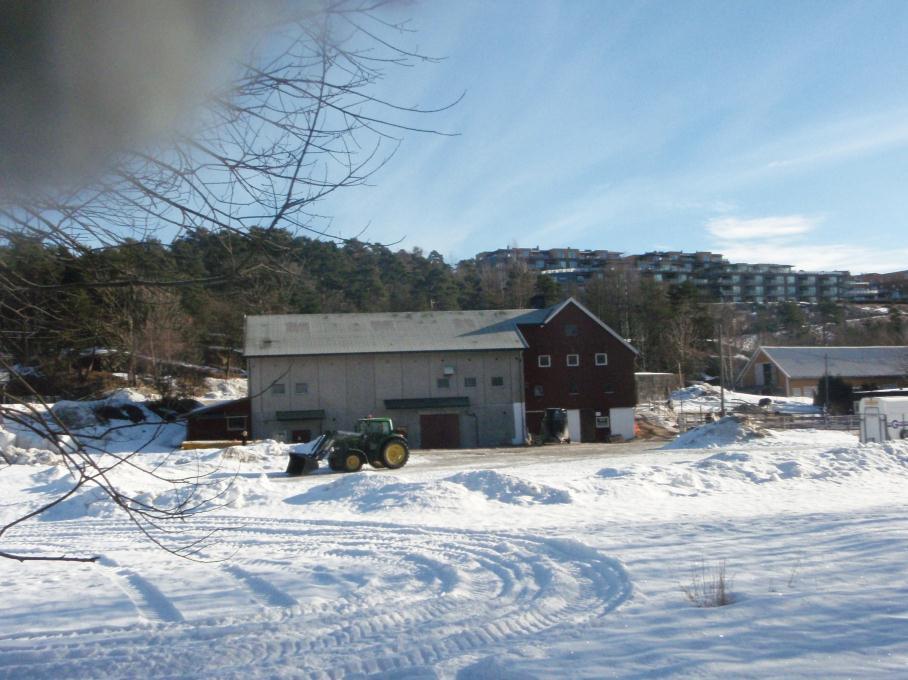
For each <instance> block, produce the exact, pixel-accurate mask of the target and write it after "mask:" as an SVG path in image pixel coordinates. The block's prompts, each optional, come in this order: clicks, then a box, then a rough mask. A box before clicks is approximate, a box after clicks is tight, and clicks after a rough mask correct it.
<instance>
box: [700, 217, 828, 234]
mask: <svg viewBox="0 0 908 680" xmlns="http://www.w3.org/2000/svg"><path fill="white" fill-rule="evenodd" d="M817 223H818V220H817V219H816V218H814V217H807V216H805V215H783V216H778V217H753V218H749V219H745V218H741V217H717V218H714V219H711V220H709V221H708V222H707V223H706V230H707V231H708V232H709V233H710V234H712V235H713V236H715V237H716V238H720V239H766V238H778V237H781V236H788V237H791V236H800V235H802V234H806V233H808V232H809V231H811V230H812V229H813V228H814V227H815V226H816V225H817Z"/></svg>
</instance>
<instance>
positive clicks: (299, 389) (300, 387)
mask: <svg viewBox="0 0 908 680" xmlns="http://www.w3.org/2000/svg"><path fill="white" fill-rule="evenodd" d="M293 391H294V392H295V393H296V394H309V383H296V385H294V387H293Z"/></svg>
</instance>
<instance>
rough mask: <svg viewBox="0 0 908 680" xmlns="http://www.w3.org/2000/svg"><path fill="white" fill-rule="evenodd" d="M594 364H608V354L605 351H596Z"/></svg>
mask: <svg viewBox="0 0 908 680" xmlns="http://www.w3.org/2000/svg"><path fill="white" fill-rule="evenodd" d="M596 365H597V366H608V354H606V353H605V352H596Z"/></svg>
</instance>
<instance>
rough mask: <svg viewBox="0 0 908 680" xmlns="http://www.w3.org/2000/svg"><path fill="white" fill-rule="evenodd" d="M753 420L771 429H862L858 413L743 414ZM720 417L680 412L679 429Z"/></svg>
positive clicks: (684, 429)
mask: <svg viewBox="0 0 908 680" xmlns="http://www.w3.org/2000/svg"><path fill="white" fill-rule="evenodd" d="M742 415H744V416H745V417H746V418H747V419H748V420H750V421H751V422H753V423H755V424H757V425H759V426H760V427H764V428H767V429H770V430H807V429H814V430H841V431H845V432H858V431H859V430H860V429H861V418H860V416H857V415H851V416H830V415H810V414H783V413H747V414H742ZM718 418H719V414H718V413H710V412H706V411H704V412H695V413H689V412H688V413H679V414H678V430H679V431H681V432H687V431H688V430H690V429H692V428H695V427H698V426H700V425H703V424H704V423H707V422H712V421H713V420H716V419H718Z"/></svg>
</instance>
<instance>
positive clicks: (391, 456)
mask: <svg viewBox="0 0 908 680" xmlns="http://www.w3.org/2000/svg"><path fill="white" fill-rule="evenodd" d="M409 459H410V448H409V447H408V446H407V442H406V440H404V439H401V438H400V437H392V438H391V439H389V440H388V441H386V442H385V443H384V444H383V445H382V447H381V462H382V463H384V464H385V467H387V468H389V469H391V470H396V469H398V468H402V467H403V466H404V465H406V464H407V461H408V460H409Z"/></svg>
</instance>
